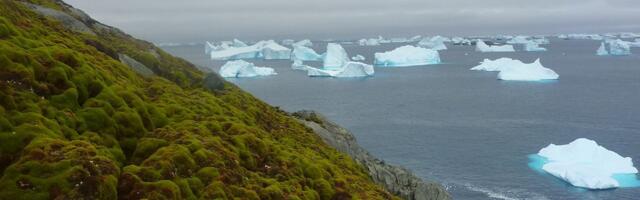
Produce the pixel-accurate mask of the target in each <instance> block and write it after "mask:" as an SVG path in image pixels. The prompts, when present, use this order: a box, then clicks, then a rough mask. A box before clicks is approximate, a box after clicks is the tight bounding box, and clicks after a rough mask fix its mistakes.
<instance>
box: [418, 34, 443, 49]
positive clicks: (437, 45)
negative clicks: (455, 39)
mask: <svg viewBox="0 0 640 200" xmlns="http://www.w3.org/2000/svg"><path fill="white" fill-rule="evenodd" d="M445 41H450V40H449V39H448V38H444V37H442V36H435V37H432V38H424V39H422V40H420V42H418V46H420V47H424V48H428V49H433V50H436V51H440V50H446V49H447V46H446V45H445V44H444V42H445Z"/></svg>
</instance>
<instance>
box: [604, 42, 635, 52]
mask: <svg viewBox="0 0 640 200" xmlns="http://www.w3.org/2000/svg"><path fill="white" fill-rule="evenodd" d="M607 44H608V45H609V54H610V55H614V56H626V55H631V46H629V43H628V42H625V41H622V40H620V39H617V40H609V41H607Z"/></svg>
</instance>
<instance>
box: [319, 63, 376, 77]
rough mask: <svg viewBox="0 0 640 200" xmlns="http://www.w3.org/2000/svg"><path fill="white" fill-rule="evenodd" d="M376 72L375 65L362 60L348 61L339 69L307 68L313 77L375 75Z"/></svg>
mask: <svg viewBox="0 0 640 200" xmlns="http://www.w3.org/2000/svg"><path fill="white" fill-rule="evenodd" d="M374 73H375V71H374V69H373V66H372V65H368V64H364V63H361V62H353V61H350V62H347V63H345V65H344V66H343V67H342V68H340V69H337V70H324V69H318V68H313V67H308V68H307V75H308V76H312V77H338V78H354V77H366V76H373V74H374Z"/></svg>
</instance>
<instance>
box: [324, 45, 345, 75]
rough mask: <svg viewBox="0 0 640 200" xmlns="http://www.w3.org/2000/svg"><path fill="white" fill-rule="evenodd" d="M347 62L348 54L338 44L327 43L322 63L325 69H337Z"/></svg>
mask: <svg viewBox="0 0 640 200" xmlns="http://www.w3.org/2000/svg"><path fill="white" fill-rule="evenodd" d="M347 62H349V55H348V54H347V51H345V50H344V48H342V46H340V44H337V43H328V44H327V53H325V56H324V64H323V67H324V69H325V70H339V69H341V68H342V67H343V66H344V65H345V64H346V63H347Z"/></svg>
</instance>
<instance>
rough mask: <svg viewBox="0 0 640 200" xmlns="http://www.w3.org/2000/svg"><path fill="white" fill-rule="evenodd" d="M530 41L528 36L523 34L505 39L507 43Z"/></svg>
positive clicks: (526, 42) (525, 42)
mask: <svg viewBox="0 0 640 200" xmlns="http://www.w3.org/2000/svg"><path fill="white" fill-rule="evenodd" d="M528 43H530V41H529V37H528V36H524V35H518V36H516V37H514V38H511V39H510V40H508V41H507V44H528Z"/></svg>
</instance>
